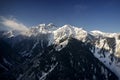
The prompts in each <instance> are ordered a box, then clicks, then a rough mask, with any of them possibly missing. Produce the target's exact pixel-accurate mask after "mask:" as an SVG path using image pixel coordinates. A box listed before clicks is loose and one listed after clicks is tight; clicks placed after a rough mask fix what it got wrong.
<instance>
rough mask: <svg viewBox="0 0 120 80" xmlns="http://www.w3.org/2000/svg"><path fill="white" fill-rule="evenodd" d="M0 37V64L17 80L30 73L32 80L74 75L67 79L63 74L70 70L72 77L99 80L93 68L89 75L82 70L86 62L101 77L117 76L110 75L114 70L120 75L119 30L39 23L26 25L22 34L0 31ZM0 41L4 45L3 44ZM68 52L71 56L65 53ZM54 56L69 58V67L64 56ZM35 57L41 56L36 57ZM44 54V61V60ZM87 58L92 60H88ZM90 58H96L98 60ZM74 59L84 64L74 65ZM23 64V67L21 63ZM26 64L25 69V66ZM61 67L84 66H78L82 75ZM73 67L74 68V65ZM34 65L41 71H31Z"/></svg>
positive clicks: (63, 77) (24, 78) (62, 78)
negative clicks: (110, 31) (111, 31)
mask: <svg viewBox="0 0 120 80" xmlns="http://www.w3.org/2000/svg"><path fill="white" fill-rule="evenodd" d="M71 39H73V40H71ZM74 39H75V40H74ZM0 40H1V45H3V46H2V47H1V49H3V51H2V54H1V55H2V58H1V63H0V67H1V68H3V69H5V71H8V70H9V69H10V72H14V71H16V72H17V74H14V75H13V76H14V77H15V78H16V77H17V79H18V80H26V79H29V78H31V77H32V78H34V79H35V80H37V78H39V80H51V79H58V80H66V79H68V80H71V79H72V80H73V79H75V76H73V77H71V79H69V77H66V76H69V75H70V76H71V74H72V75H73V73H71V72H74V73H75V74H76V80H78V79H82V80H85V79H90V80H96V79H98V80H99V79H100V77H98V74H99V73H97V72H94V71H93V72H91V71H90V72H91V73H89V72H88V74H89V76H87V75H86V74H85V73H86V72H87V69H88V68H87V66H89V67H90V68H92V67H91V66H93V68H94V69H90V70H96V71H97V70H98V71H99V72H100V74H101V75H102V76H101V79H104V80H107V79H109V80H112V79H116V80H117V78H115V76H113V75H114V74H115V75H116V76H117V77H118V78H119V79H120V33H104V32H101V31H98V30H94V31H91V32H87V31H85V30H84V29H82V28H78V27H74V26H71V25H64V26H62V27H57V26H55V25H54V24H52V23H50V24H48V25H46V24H40V25H38V26H36V27H32V28H29V31H27V32H24V33H22V34H21V33H17V31H7V32H4V31H3V32H0ZM3 43H4V44H6V45H5V46H4V44H3ZM78 44H79V45H78ZM70 47H72V48H70ZM4 49H8V51H9V50H10V53H12V54H8V53H9V52H6V51H4ZM80 51H81V52H80ZM86 51H87V52H86ZM77 53H78V54H77ZM79 53H84V54H79ZM65 55H66V56H68V57H66V56H65ZM69 55H70V56H71V57H69ZM88 55H89V56H88ZM41 56H42V57H41ZM47 56H49V58H50V60H52V62H49V58H47ZM58 56H61V57H63V59H66V60H67V59H68V60H67V61H70V64H68V65H70V66H71V67H67V65H65V64H64V63H65V62H66V64H67V61H66V60H64V61H63V60H61V58H60V60H57V59H56V58H58V59H59V57H58ZM75 56H79V57H80V56H83V57H87V58H88V60H87V62H86V63H85V62H81V59H83V60H86V59H87V58H83V57H82V58H81V57H80V58H78V59H77V57H75ZM90 56H91V57H90ZM39 57H40V58H41V59H39ZM72 57H73V58H72ZM89 57H90V58H89ZM16 58H17V59H16ZM44 58H45V59H46V61H44V60H45V59H44ZM75 58H76V59H77V60H76V59H75ZM92 58H93V59H92ZM96 58H97V59H96ZM15 60H16V61H15ZM90 60H91V61H93V62H89V61H90ZM97 60H98V61H97ZM76 61H77V62H76ZM94 61H96V62H98V64H97V63H96V62H94ZM43 62H44V63H43ZM101 62H102V63H101ZM76 63H77V64H79V65H80V64H81V63H83V64H84V65H83V67H80V66H79V65H76ZM33 64H34V65H33ZM60 64H61V65H60ZM85 64H87V65H85ZM13 65H14V66H17V67H18V69H22V72H20V70H18V69H17V68H13V67H14V66H13ZM23 65H24V69H23V68H22V67H21V66H23ZM41 65H43V66H48V67H44V68H45V69H46V70H44V68H42V67H41ZM81 65H82V64H81ZM104 65H105V66H104ZM75 66H76V67H75ZM98 66H99V67H98ZM100 66H101V67H100ZM28 67H29V69H27V68H28ZM39 67H40V68H39ZM56 67H57V68H56ZM65 67H66V68H68V69H75V71H76V70H79V71H81V69H80V68H83V69H84V70H83V69H82V70H83V74H85V76H83V74H82V72H79V71H78V72H75V71H71V72H68V73H71V74H66V72H64V69H65V70H66V68H65ZM77 67H78V69H76V68H77ZM84 67H85V68H84ZM34 68H35V70H36V69H37V70H38V69H39V70H38V71H41V73H38V72H35V71H34V70H33V69H34ZM41 68H42V69H41ZM58 68H61V71H63V72H64V73H63V74H64V75H66V76H63V75H62V73H60V70H58ZM54 69H55V70H56V71H57V72H58V75H57V76H55V77H56V78H53V77H52V75H53V74H55V73H56V72H55V71H54ZM85 69H86V70H85ZM99 69H101V70H99ZM109 69H110V70H109ZM88 71H89V70H88ZM111 71H112V72H113V73H112V72H111ZM3 72H4V71H3ZM10 72H9V73H10ZM84 72H85V73H84ZM49 73H50V75H51V77H50V75H49ZM78 73H79V74H78ZM56 74H57V73H56ZM75 74H74V75H75ZM80 74H82V75H81V77H80V76H78V75H80ZM90 74H94V75H91V77H90ZM2 75H3V74H2ZM4 75H5V74H4ZM33 76H34V77H33ZM59 76H60V79H59V78H58V77H59ZM28 77H29V78H28ZM36 77H37V78H36ZM32 78H31V79H32ZM101 79H100V80H101Z"/></svg>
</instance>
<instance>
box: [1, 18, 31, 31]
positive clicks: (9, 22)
mask: <svg viewBox="0 0 120 80" xmlns="http://www.w3.org/2000/svg"><path fill="white" fill-rule="evenodd" d="M0 19H1V21H0V23H1V24H2V25H4V26H6V27H8V28H10V29H12V30H17V31H20V32H26V31H28V30H29V29H28V28H27V26H25V25H24V24H22V23H20V22H18V21H17V20H16V19H15V18H10V19H8V18H5V17H0Z"/></svg>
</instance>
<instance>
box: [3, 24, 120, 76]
mask: <svg viewBox="0 0 120 80" xmlns="http://www.w3.org/2000/svg"><path fill="white" fill-rule="evenodd" d="M43 34H45V35H46V34H47V36H44V38H45V37H47V38H45V39H48V46H50V45H52V44H56V45H57V46H56V50H58V51H60V50H61V49H63V48H64V47H65V46H66V45H67V44H68V41H69V39H70V38H75V39H78V40H80V41H82V42H85V43H86V45H88V44H89V46H88V47H89V49H90V50H91V52H92V53H93V54H94V55H95V56H96V57H97V58H98V59H99V60H100V61H101V62H103V63H104V64H105V65H106V66H107V67H108V68H110V69H111V70H112V71H113V72H114V73H115V74H116V75H118V77H119V78H120V34H119V33H105V32H101V31H98V30H94V31H91V32H87V31H85V30H83V29H82V28H78V27H74V26H71V25H64V26H62V27H57V26H55V25H54V24H52V23H50V24H48V25H46V24H40V25H38V26H36V27H32V28H30V29H29V31H28V32H25V33H24V34H17V33H16V32H14V31H9V32H4V34H3V36H5V37H7V38H16V37H17V36H18V35H22V36H26V38H28V37H30V38H31V37H33V36H34V37H37V40H36V41H38V40H39V39H41V43H42V41H43V40H44V38H40V37H39V36H41V35H43ZM38 43H39V42H35V45H34V46H37V44H38ZM61 46H62V47H61ZM31 51H32V49H31Z"/></svg>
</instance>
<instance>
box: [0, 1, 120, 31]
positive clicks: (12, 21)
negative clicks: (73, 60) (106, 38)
mask: <svg viewBox="0 0 120 80" xmlns="http://www.w3.org/2000/svg"><path fill="white" fill-rule="evenodd" d="M41 23H46V24H48V23H53V24H55V25H57V26H63V25H65V24H70V25H73V26H77V27H82V28H84V29H85V30H87V31H92V30H100V31H103V32H120V0H0V29H2V28H5V27H3V25H4V26H9V25H10V27H11V26H14V25H17V26H18V27H19V26H23V28H24V27H26V26H27V27H32V26H37V25H39V24H41Z"/></svg>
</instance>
